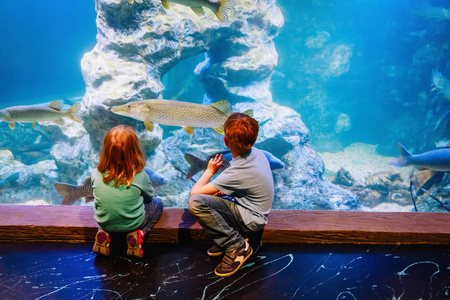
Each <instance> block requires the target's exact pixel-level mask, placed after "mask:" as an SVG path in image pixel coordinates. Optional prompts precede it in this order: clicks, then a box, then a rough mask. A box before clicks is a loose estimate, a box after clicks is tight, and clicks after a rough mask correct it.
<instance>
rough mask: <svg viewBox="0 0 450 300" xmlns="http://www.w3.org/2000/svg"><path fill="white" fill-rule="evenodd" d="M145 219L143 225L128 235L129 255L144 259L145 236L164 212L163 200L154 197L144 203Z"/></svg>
mask: <svg viewBox="0 0 450 300" xmlns="http://www.w3.org/2000/svg"><path fill="white" fill-rule="evenodd" d="M144 208H145V219H144V222H143V223H142V225H141V226H140V227H139V228H138V229H137V230H135V231H133V232H130V233H129V234H128V235H127V245H128V249H127V255H132V256H136V257H143V256H144V252H143V250H142V245H143V243H144V238H145V236H146V235H147V234H148V233H149V232H150V230H151V229H152V227H153V225H155V223H156V222H157V221H158V220H159V218H160V217H161V214H162V211H163V203H162V201H161V199H159V198H157V197H153V198H152V200H151V201H150V202H144Z"/></svg>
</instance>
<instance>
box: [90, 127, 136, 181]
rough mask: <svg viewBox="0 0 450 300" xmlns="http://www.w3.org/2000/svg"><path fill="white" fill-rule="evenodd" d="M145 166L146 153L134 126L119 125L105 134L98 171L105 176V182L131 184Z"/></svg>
mask: <svg viewBox="0 0 450 300" xmlns="http://www.w3.org/2000/svg"><path fill="white" fill-rule="evenodd" d="M144 166H145V155H144V152H143V151H142V149H141V145H140V143H139V139H138V137H137V135H136V133H135V132H134V130H133V128H131V127H129V126H124V125H118V126H116V127H114V128H113V129H111V130H110V131H109V132H108V133H107V134H106V136H105V139H104V141H103V148H102V150H101V152H100V163H99V164H98V167H97V169H98V171H99V172H100V173H102V174H104V175H106V176H103V182H104V183H109V182H110V181H112V180H114V181H115V182H114V185H115V186H119V185H122V184H125V183H126V185H127V186H130V185H131V183H132V182H133V178H134V175H136V174H137V173H139V172H141V171H142V170H143V169H144Z"/></svg>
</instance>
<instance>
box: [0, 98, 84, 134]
mask: <svg viewBox="0 0 450 300" xmlns="http://www.w3.org/2000/svg"><path fill="white" fill-rule="evenodd" d="M62 107H63V101H62V100H54V101H52V102H50V104H49V105H47V106H44V105H25V106H11V107H8V108H5V109H2V110H0V121H4V122H8V126H9V128H11V129H14V128H15V126H16V125H15V123H16V122H18V123H32V124H33V128H36V123H37V122H39V123H42V122H46V121H53V122H55V123H56V124H62V118H70V119H72V120H74V121H76V122H82V121H81V119H80V118H79V116H78V112H79V110H80V103H79V102H77V103H75V104H74V105H72V107H70V108H69V109H68V110H64V111H62V110H61V109H62Z"/></svg>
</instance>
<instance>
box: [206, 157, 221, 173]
mask: <svg viewBox="0 0 450 300" xmlns="http://www.w3.org/2000/svg"><path fill="white" fill-rule="evenodd" d="M224 161H225V159H223V155H222V154H220V155H217V154H216V156H215V157H214V158H211V159H210V160H209V162H208V167H207V168H206V169H207V170H209V171H210V172H212V173H213V174H216V172H217V171H218V170H219V169H220V167H222V166H223V163H224Z"/></svg>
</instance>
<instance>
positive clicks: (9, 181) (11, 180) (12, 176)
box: [4, 172, 20, 187]
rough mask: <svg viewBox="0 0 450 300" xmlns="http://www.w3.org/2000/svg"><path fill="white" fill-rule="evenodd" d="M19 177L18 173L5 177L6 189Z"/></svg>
mask: <svg viewBox="0 0 450 300" xmlns="http://www.w3.org/2000/svg"><path fill="white" fill-rule="evenodd" d="M19 177H20V172H17V173H14V174H12V175H9V176H8V177H6V179H5V180H4V183H5V185H6V186H7V187H10V186H12V185H13V184H14V183H15V182H16V181H17V179H19Z"/></svg>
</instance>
